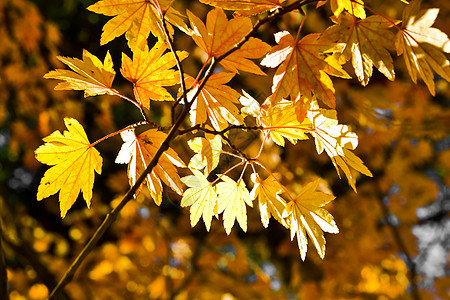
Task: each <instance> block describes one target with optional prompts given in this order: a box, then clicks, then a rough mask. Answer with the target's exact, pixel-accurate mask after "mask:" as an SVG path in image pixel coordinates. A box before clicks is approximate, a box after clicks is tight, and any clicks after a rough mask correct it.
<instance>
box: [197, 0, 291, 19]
mask: <svg viewBox="0 0 450 300" xmlns="http://www.w3.org/2000/svg"><path fill="white" fill-rule="evenodd" d="M284 1H285V0H200V2H202V3H206V4H209V5H212V6H215V7H220V8H223V9H226V10H235V11H236V13H237V14H239V15H241V16H249V15H256V14H259V13H262V12H265V11H268V10H274V9H277V8H281V7H282V6H281V3H283V2H284Z"/></svg>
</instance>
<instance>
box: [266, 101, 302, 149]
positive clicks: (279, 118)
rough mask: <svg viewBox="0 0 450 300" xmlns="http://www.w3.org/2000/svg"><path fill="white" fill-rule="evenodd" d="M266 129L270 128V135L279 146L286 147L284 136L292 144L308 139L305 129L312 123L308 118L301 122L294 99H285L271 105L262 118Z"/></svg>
mask: <svg viewBox="0 0 450 300" xmlns="http://www.w3.org/2000/svg"><path fill="white" fill-rule="evenodd" d="M261 122H262V125H263V126H264V129H265V130H269V133H270V137H271V138H272V140H273V141H274V142H275V143H276V144H277V145H279V146H281V147H284V145H285V143H284V138H287V139H288V140H289V141H290V142H291V143H292V144H296V143H297V140H299V139H300V140H306V139H308V136H307V135H305V130H308V129H309V128H310V127H311V123H310V122H309V121H308V120H306V121H305V122H303V123H300V122H299V121H298V119H297V114H296V112H295V108H294V106H293V103H292V101H287V100H283V101H281V102H280V103H278V104H276V105H273V106H271V107H269V109H268V110H267V112H266V113H265V114H263V117H262V118H261ZM283 137H284V138H283Z"/></svg>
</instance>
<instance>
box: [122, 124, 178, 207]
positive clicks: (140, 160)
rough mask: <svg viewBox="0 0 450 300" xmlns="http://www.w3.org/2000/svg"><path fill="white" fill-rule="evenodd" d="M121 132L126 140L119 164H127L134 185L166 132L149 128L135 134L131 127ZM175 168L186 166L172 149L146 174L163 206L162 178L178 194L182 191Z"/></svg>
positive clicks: (131, 182)
mask: <svg viewBox="0 0 450 300" xmlns="http://www.w3.org/2000/svg"><path fill="white" fill-rule="evenodd" d="M120 135H121V137H122V139H123V141H124V142H125V143H124V144H123V145H122V148H121V149H120V151H119V154H117V158H116V163H119V164H128V178H129V180H130V185H131V186H132V185H134V184H135V182H136V179H137V178H138V177H139V176H140V175H141V174H142V172H144V170H145V169H146V168H147V165H148V164H149V163H150V161H151V160H152V159H153V157H154V156H155V153H156V152H157V151H158V149H159V147H160V146H161V144H162V143H163V141H164V140H165V139H166V136H167V134H165V133H164V132H161V131H157V130H156V129H150V130H147V131H145V132H143V133H141V134H139V135H138V136H136V133H135V132H134V129H129V130H125V131H123V132H122V133H121V134H120ZM176 167H180V168H185V167H186V166H185V165H184V163H183V161H182V160H181V159H180V158H179V157H178V155H177V153H176V152H175V151H174V150H173V149H172V148H169V149H168V150H166V151H165V152H164V153H163V154H162V155H161V157H160V158H159V161H158V164H157V165H156V166H155V167H154V168H153V170H152V171H151V172H150V174H148V175H147V178H146V180H145V183H146V184H147V186H148V188H149V190H150V192H151V195H152V197H153V200H154V201H155V203H156V204H157V205H160V204H161V201H162V185H161V179H162V181H163V182H164V183H165V184H167V185H168V186H169V187H171V188H172V189H173V190H174V191H175V192H177V193H178V194H179V195H181V193H182V192H183V190H182V183H181V180H180V176H179V175H178V172H177V168H176Z"/></svg>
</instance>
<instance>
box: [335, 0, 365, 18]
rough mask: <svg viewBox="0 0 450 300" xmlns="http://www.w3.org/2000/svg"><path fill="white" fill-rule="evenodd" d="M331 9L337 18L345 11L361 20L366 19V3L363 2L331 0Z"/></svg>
mask: <svg viewBox="0 0 450 300" xmlns="http://www.w3.org/2000/svg"><path fill="white" fill-rule="evenodd" d="M330 8H331V11H332V12H333V14H334V15H335V16H336V17H338V16H339V15H340V14H341V13H342V12H343V11H344V9H345V10H346V11H348V12H349V13H351V14H352V15H354V16H355V17H358V18H360V19H364V18H366V12H365V10H364V2H363V1H362V0H330Z"/></svg>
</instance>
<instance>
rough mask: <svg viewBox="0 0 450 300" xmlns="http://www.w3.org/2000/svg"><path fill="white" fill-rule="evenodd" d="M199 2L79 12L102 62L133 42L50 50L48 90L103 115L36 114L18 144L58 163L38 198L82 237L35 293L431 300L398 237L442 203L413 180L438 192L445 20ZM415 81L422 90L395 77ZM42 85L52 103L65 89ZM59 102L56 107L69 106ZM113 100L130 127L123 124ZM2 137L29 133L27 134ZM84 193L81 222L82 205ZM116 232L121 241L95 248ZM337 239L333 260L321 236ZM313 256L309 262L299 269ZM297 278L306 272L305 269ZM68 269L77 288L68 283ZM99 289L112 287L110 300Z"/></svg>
mask: <svg viewBox="0 0 450 300" xmlns="http://www.w3.org/2000/svg"><path fill="white" fill-rule="evenodd" d="M7 2H11V3H9V4H8V5H10V6H13V5H18V4H17V3H25V2H23V1H18V0H17V1H7ZM16 2H17V3H16ZM178 2H179V3H178ZM200 2H201V3H203V4H201V3H195V4H193V3H191V2H186V3H185V2H183V1H167V0H164V1H163V0H161V1H157V0H151V1H147V0H145V1H144V0H142V1H130V0H123V1H118V0H101V1H98V2H95V3H93V4H91V5H90V6H88V7H87V10H89V11H90V13H95V14H97V15H104V16H107V17H108V18H106V19H102V20H106V23H105V24H104V25H103V28H102V33H101V36H100V37H98V38H99V39H100V45H106V46H104V48H102V49H108V47H109V45H113V43H115V42H120V43H124V44H125V43H126V45H127V47H125V46H124V47H122V48H121V50H120V51H119V52H121V54H119V52H118V51H117V50H116V49H113V48H111V51H109V50H108V51H106V50H105V51H103V53H105V52H106V54H104V55H95V54H93V53H91V52H89V51H88V50H83V52H82V57H81V59H80V58H71V57H65V56H57V55H56V53H53V52H54V46H53V44H52V43H51V40H50V41H47V42H46V44H45V45H46V46H47V47H49V49H51V50H52V51H51V54H50V55H49V56H48V58H46V60H48V61H51V63H50V65H52V66H56V67H50V66H46V67H48V68H47V70H45V71H44V72H43V73H42V75H43V77H44V78H45V79H54V80H57V81H58V82H57V84H56V86H55V87H54V89H55V90H57V91H62V92H61V93H67V92H66V91H67V90H76V91H82V92H83V93H84V94H83V95H84V97H85V98H86V100H87V101H90V102H88V103H91V104H92V103H94V105H98V106H99V107H100V108H99V110H100V113H98V114H97V118H96V119H95V120H93V121H92V120H91V121H89V122H88V123H89V124H90V125H89V126H84V125H83V123H84V122H83V121H82V119H83V117H82V116H83V114H82V113H76V112H74V111H77V110H82V108H77V109H74V111H71V107H72V109H73V107H78V106H75V105H81V104H73V105H69V104H64V99H59V100H58V103H61V104H58V105H59V106H52V105H50V104H49V105H47V106H49V107H50V108H47V107H45V105H44V106H43V108H42V109H41V110H40V111H39V113H38V115H39V117H38V121H37V122H38V123H39V124H40V131H39V133H37V134H36V135H37V136H40V135H45V137H44V138H43V141H44V144H42V145H39V146H38V145H37V141H35V140H36V137H33V139H34V142H33V143H32V145H33V146H35V147H34V148H33V149H31V148H29V149H28V151H29V155H30V153H31V154H32V152H30V151H32V150H34V149H35V151H34V156H35V159H36V160H37V161H39V162H40V163H42V164H46V165H49V166H50V167H49V168H47V169H46V170H45V173H44V174H43V175H42V177H41V179H40V183H39V185H38V188H37V200H43V199H45V198H49V197H50V198H52V197H51V196H52V195H57V198H58V201H59V212H60V216H61V218H63V220H62V221H61V220H58V221H55V222H69V223H70V224H74V225H73V226H74V227H73V228H83V229H77V230H78V231H77V232H81V231H83V234H81V233H79V234H81V236H82V237H78V238H77V242H76V243H75V245H76V247H75V248H76V250H77V251H75V253H73V254H71V256H75V255H76V254H77V253H80V255H79V256H78V257H77V258H75V260H74V261H73V262H72V263H71V260H70V259H67V258H65V259H59V260H58V264H59V265H60V266H59V267H58V268H57V267H56V265H55V269H53V270H50V271H48V272H50V273H52V272H53V273H57V274H59V275H58V278H59V277H60V276H62V277H61V280H59V283H58V284H56V282H55V281H48V282H45V285H46V288H44V287H42V286H40V285H38V284H36V285H34V286H36V288H35V289H39V288H41V290H42V295H44V298H45V297H47V296H48V295H50V297H51V298H53V297H54V298H58V297H62V298H64V299H65V298H71V297H73V298H74V299H75V298H76V299H83V298H86V299H89V298H90V296H89V293H85V292H83V286H89V287H91V286H92V289H93V290H94V289H95V284H94V285H92V283H89V282H88V281H91V282H97V283H99V285H97V287H98V289H99V290H100V291H102V292H103V293H105V294H104V295H105V296H104V297H103V296H100V297H99V298H98V299H109V298H111V299H113V298H114V299H116V298H117V297H118V298H117V299H119V298H120V299H122V298H123V299H148V298H162V299H166V298H167V299H168V298H171V299H174V298H176V299H191V298H202V299H203V298H205V299H216V298H217V299H219V298H222V299H228V298H229V299H232V298H233V297H235V298H238V299H263V298H267V299H271V298H272V299H273V298H280V299H282V298H289V297H290V296H289V295H294V298H297V297H298V298H301V299H330V298H345V299H347V298H355V299H356V298H358V299H364V298H365V297H374V299H404V298H405V297H411V298H414V299H422V298H421V297H427V295H428V292H427V291H426V290H423V289H420V287H419V286H418V283H417V280H418V279H417V277H418V273H420V270H419V269H417V267H414V266H412V265H411V264H413V260H412V256H415V255H418V251H417V248H416V246H415V245H413V244H414V239H413V238H410V237H409V236H410V235H411V227H412V226H413V225H414V224H416V223H417V218H416V217H415V216H416V214H415V209H416V208H418V207H421V206H424V205H426V204H428V203H430V202H432V201H433V200H434V197H435V194H436V193H437V188H436V185H435V184H434V183H433V182H432V181H431V180H430V179H428V178H426V176H424V175H423V174H422V172H421V171H419V170H421V169H423V168H425V167H428V166H431V167H432V168H434V169H440V168H441V169H443V171H442V172H443V175H442V176H441V178H443V179H442V180H443V181H444V184H447V185H448V183H449V179H448V176H449V172H448V167H449V165H448V161H449V160H447V158H448V157H449V155H448V149H447V150H446V152H445V151H443V152H438V151H437V150H436V151H435V150H433V149H432V146H431V141H440V140H442V139H444V138H445V137H446V135H448V128H449V124H448V117H449V115H448V112H447V111H446V110H445V109H443V108H441V107H440V106H439V104H437V103H435V102H433V100H431V98H430V95H432V96H436V95H437V96H439V95H440V94H445V96H446V97H447V99H448V97H449V95H450V93H449V92H448V91H449V88H448V83H447V82H448V81H450V62H449V61H448V59H447V56H446V53H449V52H450V41H449V39H448V36H447V35H446V34H445V33H444V32H442V31H441V30H439V29H437V28H436V27H433V24H434V22H435V21H436V18H437V17H438V13H439V9H438V8H428V5H422V1H419V0H413V1H409V2H408V1H395V5H393V7H394V8H393V9H391V10H389V4H388V3H384V4H383V5H379V4H376V5H375V3H374V5H373V6H372V5H371V4H372V3H371V2H375V1H362V0H328V1H307V0H301V1H283V0H281V1H256V0H231V1H209V0H201V1H200ZM13 3H14V4H13ZM23 5H25V4H23ZM422 6H424V7H426V8H422ZM17 7H20V5H18V6H17ZM30 7H34V6H30ZM446 11H447V12H448V11H449V10H448V9H447V10H446ZM85 13H86V14H87V13H89V12H85ZM324 15H326V16H327V18H323V16H324ZM319 18H322V21H321V22H328V21H329V22H328V23H320V22H319V21H317V20H318V19H319ZM315 20H316V21H315ZM315 22H317V23H315ZM320 24H325V25H322V26H321V25H320ZM47 30H50V29H47ZM122 35H124V37H125V38H123V37H122ZM19 37H20V35H19ZM65 38H66V37H62V39H63V40H64V39H65ZM116 39H117V40H116ZM113 41H114V42H113ZM55 43H56V42H55ZM32 46H33V45H31V44H30V45H27V44H24V45H22V47H23V49H25V50H26V51H28V50H27V49H28V48H29V49H33V47H32ZM27 47H28V48H27ZM34 47H36V49H37V46H34ZM111 47H113V46H111ZM29 51H32V50H29ZM35 51H37V50H35ZM47 52H48V51H47ZM80 52H81V50H80ZM36 53H37V52H36ZM112 53H114V54H119V56H117V57H115V56H114V55H112ZM40 55H44V54H40ZM103 56H104V58H103ZM401 56H402V57H403V59H402V60H400V59H397V57H401ZM55 57H56V58H57V60H55ZM19 60H20V59H19ZM397 64H399V66H397ZM394 66H395V67H394ZM50 69H54V70H50ZM44 73H45V75H44ZM408 74H409V77H410V80H412V82H413V83H416V84H417V83H418V79H420V80H421V81H423V82H424V83H425V86H426V87H427V89H428V92H427V91H425V90H424V88H423V87H421V86H420V85H419V86H414V85H410V84H409V83H405V82H407V80H406V79H407V78H406V76H407V75H408ZM435 74H437V75H436V77H435ZM396 77H400V79H396ZM8 80H9V81H11V80H13V79H8ZM39 80H42V79H39ZM9 81H8V82H9ZM446 81H447V82H446ZM2 82H3V81H2ZM2 82H0V84H3V83H2ZM52 82H53V81H46V83H45V85H46V93H52V95H53V93H54V94H55V95H57V94H58V92H53V91H51V88H50V85H51V83H52ZM117 82H118V83H117ZM419 84H420V83H419ZM63 95H66V94H63ZM70 95H71V96H70V97H71V98H70V100H67V101H68V102H67V103H72V102H74V103H77V101H78V102H79V101H81V99H75V98H76V97H75V98H74V96H73V94H70ZM94 96H95V98H94ZM52 97H58V96H52ZM59 97H61V96H59ZM56 99H57V98H56ZM90 99H94V100H90ZM95 99H98V100H95ZM96 101H97V102H96ZM447 101H448V100H447ZM127 106H128V107H129V108H123V107H127ZM52 107H58V111H54V110H53V109H54V108H52ZM114 107H119V108H120V109H121V110H122V112H126V114H128V115H122V116H121V117H119V119H120V122H119V121H115V120H114V117H113V116H117V113H114ZM64 116H66V117H64ZM77 117H78V118H77ZM30 118H31V113H30ZM57 118H59V120H58V119H57ZM85 122H86V120H85ZM62 123H63V124H64V126H61V125H62ZM92 123H95V125H93V124H92ZM119 123H120V124H121V126H117V124H119ZM49 124H59V126H58V128H60V130H54V129H51V128H50V125H49ZM424 124H428V126H429V127H428V128H427V127H426V126H424ZM44 125H45V126H44ZM14 126H15V127H14V128H15V130H16V131H19V133H21V134H22V135H23V132H24V130H23V129H20V126H24V125H23V124H22V123H20V122H17V123H15V125H14ZM93 127H96V128H95V130H93V129H92V128H93ZM17 128H19V129H17ZM21 134H17V136H18V137H20V136H21ZM91 134H92V136H93V137H91ZM118 137H120V138H121V141H122V143H121V144H119V143H118V142H120V141H119V138H118ZM19 139H20V138H19ZM409 139H414V140H415V141H416V144H415V145H411V144H410V142H409ZM13 141H14V139H13ZM17 143H20V142H17ZM108 143H109V146H108ZM104 145H107V146H104ZM30 149H31V150H30ZM361 158H363V159H361ZM330 162H331V164H330ZM425 163H426V164H427V165H424V164H425ZM33 164H34V165H33V166H32V167H33V168H38V167H39V166H38V165H37V164H36V163H35V162H33ZM115 165H116V166H115ZM122 165H127V167H126V170H125V167H122ZM328 166H333V167H334V171H333V173H332V172H330V168H329V167H328ZM30 168H31V167H30ZM105 169H106V170H108V171H109V172H110V173H108V171H105ZM335 175H338V177H339V178H340V179H341V181H346V182H348V185H349V186H350V187H351V189H348V188H347V187H344V186H343V185H342V184H341V183H339V182H338V181H336V180H335V179H334V178H335V177H336V176H335ZM104 176H106V178H107V179H99V178H102V177H104ZM97 181H100V183H99V184H100V186H101V187H105V186H109V188H110V189H111V191H112V192H110V193H109V194H108V193H105V192H104V191H99V190H100V189H99V188H96V186H97V184H98V183H97ZM336 187H338V188H337V190H338V194H339V197H337V198H336V197H335V196H333V193H332V191H333V189H336ZM396 189H398V190H396ZM97 191H98V192H97ZM96 193H98V196H96ZM82 199H83V200H84V201H85V203H86V205H87V207H88V208H90V210H83V209H82V208H81V206H79V205H78V206H77V204H76V203H77V201H79V202H80V201H83V200H82ZM150 199H151V201H149V200H150ZM333 200H334V201H333ZM332 201H333V202H332ZM410 201H411V202H410ZM46 202H47V200H46ZM48 202H50V200H48ZM334 202H336V203H334ZM55 204H56V202H51V204H50V203H47V204H46V205H48V206H50V205H53V206H54V205H55ZM155 204H156V205H155ZM42 205H43V204H42ZM73 206H76V207H77V208H76V209H72V210H70V209H71V208H72V207H73ZM170 207H176V208H170ZM171 209H172V210H176V213H175V212H173V211H170V210H171ZM78 211H87V212H86V213H85V214H86V216H83V215H80V213H79V212H78ZM88 212H89V213H88ZM72 213H73V214H74V215H73V216H71V214H72ZM332 213H333V214H332ZM390 215H392V216H395V218H396V219H397V220H400V221H399V222H400V223H401V225H395V224H393V223H389V222H391V221H392V220H390V219H389V216H390ZM87 216H94V217H93V219H94V221H92V224H94V225H95V227H97V230H96V231H95V233H93V231H92V229H91V230H88V229H87V224H88V221H87ZM333 216H334V217H333ZM67 220H68V221H67ZM101 220H103V221H101ZM383 222H385V223H389V224H388V225H383ZM392 222H393V221H392ZM13 223H14V222H13ZM221 223H222V225H221V226H222V227H223V228H219V227H220V226H219V224H221ZM258 223H259V224H258ZM63 224H67V223H63ZM76 224H78V225H76ZM113 224H114V225H113ZM189 225H190V227H194V229H190V228H189ZM261 225H262V227H261ZM8 226H9V225H8ZM11 226H12V225H11ZM14 226H17V225H14ZM77 226H78V227H77ZM203 226H204V227H203ZM383 226H384V227H383ZM389 226H390V228H391V234H392V237H391V240H392V241H391V242H389V239H390V238H389V237H387V236H388V235H389V233H388V232H389V229H388V227H389ZM110 227H112V228H114V230H117V232H118V234H117V236H116V237H114V238H113V239H111V240H110V241H106V242H101V241H102V240H101V238H102V237H103V236H104V235H105V233H107V230H109V229H110ZM8 228H11V227H8ZM203 228H205V229H206V231H207V232H208V233H205V232H204V229H203ZM264 229H266V231H264ZM9 230H11V229H9ZM340 231H344V233H342V234H339V235H337V236H335V237H333V236H331V235H330V236H329V239H330V240H331V250H329V252H330V253H329V252H327V253H326V247H325V245H326V240H325V236H326V235H325V234H324V232H327V233H332V234H337V233H339V232H340ZM71 232H72V233H70V234H75V235H76V234H77V233H73V232H74V231H71ZM247 233H248V239H249V242H248V243H246V242H245V240H246V239H247V235H246V234H247ZM283 234H284V235H285V236H284V237H281V236H282V235H283ZM13 235H14V234H13ZM89 236H91V237H89ZM288 237H290V240H294V238H295V239H296V243H293V242H287V241H285V239H286V238H288ZM52 239H53V242H54V243H55V244H56V243H59V242H60V243H64V242H62V241H60V239H61V238H60V237H58V235H57V234H56V235H53V236H52ZM115 239H116V240H115ZM405 240H408V241H412V242H409V243H405ZM15 243H16V242H15V241H14V239H11V240H10V241H9V242H8V241H7V244H9V246H10V247H11V248H13V249H14V247H15V246H17V245H18V244H17V243H16V244H15ZM66 243H67V242H66ZM99 243H100V244H99ZM252 243H253V244H252ZM272 243H273V244H272ZM390 243H391V244H390ZM97 244H99V245H97ZM392 244H393V245H397V246H398V247H397V248H396V246H392ZM227 245H232V248H233V250H232V251H228V252H227V250H226V249H227V247H228V246H227ZM293 245H294V246H295V245H296V246H297V250H294V246H293ZM308 245H310V247H313V248H315V250H316V252H317V254H318V256H317V255H315V254H308V257H307V256H306V254H307V250H308V247H309V246H308ZM389 245H391V246H389ZM19 246H20V243H19ZM19 246H17V247H19ZM66 247H68V246H66ZM44 248H45V250H48V247H44ZM260 248H262V249H260ZM40 249H42V248H40ZM35 250H36V251H37V252H40V251H39V249H35ZM36 251H35V252H36ZM41 252H45V251H41ZM399 252H401V253H403V259H404V261H405V262H406V263H405V262H403V261H402V260H401V259H400V258H399V256H398V255H397V254H398V253H399ZM227 253H228V254H227ZM229 253H231V254H229ZM344 253H353V254H352V255H351V258H350V259H349V257H348V256H347V255H346V254H344ZM36 255H38V254H36ZM227 255H231V256H232V258H230V257H227ZM319 258H320V259H324V258H326V259H325V260H324V261H321V260H320V259H319ZM45 259H46V260H52V259H50V258H49V257H47V258H44V260H45ZM53 260H55V259H53ZM283 261H284V262H283ZM302 261H303V262H302ZM83 263H84V264H83ZM302 264H305V265H302ZM408 264H409V265H408ZM62 266H64V268H63V267H62ZM264 266H266V267H264ZM267 266H272V267H273V268H274V269H275V267H274V266H277V267H279V268H281V269H282V270H284V273H283V274H284V275H283V276H280V275H275V273H273V274H272V275H270V271H268V270H267V269H264V268H267ZM318 266H320V267H318ZM66 267H67V271H65V268H66ZM309 267H311V268H312V270H316V272H318V274H313V273H311V274H309V275H308V272H306V271H307V269H308V268H309ZM78 268H80V269H84V270H83V271H81V270H80V271H79V273H81V272H84V273H86V274H88V275H87V276H82V275H77V276H81V277H80V278H79V279H76V278H75V281H74V282H73V283H71V284H69V283H70V282H71V280H72V277H73V276H74V275H75V274H78V273H76V272H77V270H78ZM290 268H291V269H290ZM408 268H409V269H408ZM9 272H10V274H9V275H10V276H11V274H13V271H9ZM273 272H275V271H273ZM319 273H320V274H319ZM111 276H113V277H111ZM277 276H278V277H277ZM308 276H309V277H308ZM13 277H14V276H13ZM16 277H17V276H16ZM135 277H139V278H135ZM250 277H251V278H252V279H251V280H250V279H248V278H250ZM281 277H282V278H281ZM436 277H438V276H436ZM14 278H15V277H14ZM107 278H109V279H108V280H111V281H114V280H117V281H119V282H120V284H119V285H120V288H122V290H123V291H122V292H121V293H120V296H118V295H119V294H117V293H116V292H114V289H115V287H114V288H112V290H111V291H108V288H107V285H108V284H107V283H108V280H107ZM133 278H134V279H133ZM57 281H58V280H57ZM280 282H281V283H280ZM436 282H438V281H436ZM67 284H69V285H68V286H67V289H66V290H65V291H64V288H65V286H66V285H67ZM275 284H280V285H281V286H279V287H274V285H275ZM440 284H441V285H442V286H445V283H440ZM408 285H409V286H410V287H409V290H408ZM216 286H219V287H218V288H217V287H216ZM436 290H437V292H436V293H440V288H439V287H437V288H436ZM444 290H445V289H444ZM17 293H19V291H18V292H17ZM38 294H39V293H38V292H35V293H34V294H33V293H31V292H29V295H32V296H30V297H34V295H38ZM226 297H228V298H226ZM383 297H384V298H383ZM94 298H95V297H94ZM94 298H92V299H94ZM34 299H39V297H38V296H36V297H35V298H34ZM424 299H426V298H424Z"/></svg>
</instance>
